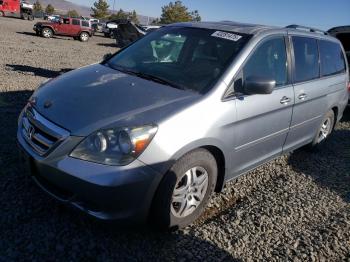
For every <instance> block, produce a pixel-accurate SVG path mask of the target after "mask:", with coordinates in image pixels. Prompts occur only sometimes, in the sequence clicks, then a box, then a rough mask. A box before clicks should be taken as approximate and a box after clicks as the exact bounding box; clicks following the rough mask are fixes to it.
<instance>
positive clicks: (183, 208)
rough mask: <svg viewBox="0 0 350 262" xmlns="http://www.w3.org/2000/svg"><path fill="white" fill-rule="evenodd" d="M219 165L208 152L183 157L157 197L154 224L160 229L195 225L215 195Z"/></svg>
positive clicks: (157, 193)
mask: <svg viewBox="0 0 350 262" xmlns="http://www.w3.org/2000/svg"><path fill="white" fill-rule="evenodd" d="M217 173H218V169H217V163H216V160H215V158H214V157H213V155H212V154H211V153H210V152H209V151H208V150H206V149H203V148H200V149H196V150H194V151H192V152H190V153H188V154H186V155H184V156H183V157H181V158H180V159H179V160H178V161H177V162H176V163H175V164H174V165H173V166H172V168H171V169H170V170H169V171H168V172H167V173H166V175H165V176H164V178H163V180H162V181H161V183H160V185H159V187H158V189H157V192H156V194H155V197H154V200H153V204H152V210H151V218H152V220H151V222H152V223H153V224H154V225H155V226H156V227H158V228H159V229H162V230H164V229H165V230H166V229H179V228H184V227H186V226H187V225H189V224H191V223H192V222H193V221H195V220H196V219H197V218H198V217H199V216H200V215H201V213H202V211H203V209H204V208H205V206H206V204H207V202H208V199H209V197H210V195H211V193H212V192H213V191H214V187H215V184H216V178H217Z"/></svg>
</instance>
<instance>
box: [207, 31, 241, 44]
mask: <svg viewBox="0 0 350 262" xmlns="http://www.w3.org/2000/svg"><path fill="white" fill-rule="evenodd" d="M211 36H215V37H220V38H223V39H227V40H231V41H235V42H236V41H238V40H239V39H241V38H242V36H240V35H236V34H233V33H227V32H222V31H216V32H215V33H213V34H212V35H211Z"/></svg>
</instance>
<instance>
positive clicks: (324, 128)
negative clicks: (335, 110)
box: [317, 117, 332, 143]
mask: <svg viewBox="0 0 350 262" xmlns="http://www.w3.org/2000/svg"><path fill="white" fill-rule="evenodd" d="M331 122H332V121H331V119H330V118H329V117H328V118H326V119H325V120H324V122H323V123H322V125H321V128H320V131H319V133H318V141H317V142H318V143H320V142H322V141H323V140H325V139H326V138H327V137H328V135H329V134H330V131H331V129H332V127H331Z"/></svg>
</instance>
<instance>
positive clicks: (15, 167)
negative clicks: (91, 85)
mask: <svg viewBox="0 0 350 262" xmlns="http://www.w3.org/2000/svg"><path fill="white" fill-rule="evenodd" d="M32 26H33V23H31V22H27V21H22V20H16V19H6V18H1V19H0V46H1V48H0V80H1V81H0V124H1V129H0V192H1V198H0V200H1V204H0V235H1V237H0V261H14V260H16V261H17V260H49V261H56V260H57V261H58V260H60V261H75V260H85V259H87V260H93V261H95V260H97V261H111V260H119V261H124V260H128V261H144V260H154V261H164V260H165V261H233V260H234V261H251V260H271V261H277V260H293V261H340V260H347V261H350V112H349V111H347V112H346V115H345V117H344V118H343V120H342V122H341V123H339V124H338V125H337V127H336V130H335V131H334V134H333V137H332V139H330V140H329V141H328V143H326V144H325V146H324V148H323V150H322V151H319V152H313V153H309V152H307V151H305V150H299V151H297V152H294V153H293V154H291V155H289V156H284V157H281V158H278V159H276V160H275V161H272V162H271V163H268V164H266V165H264V166H262V167H260V168H259V169H257V170H255V171H253V172H250V173H249V174H246V175H244V176H242V177H240V178H239V179H237V180H235V181H232V182H230V183H229V184H228V185H227V187H226V188H225V190H224V192H223V193H222V194H219V195H216V196H214V197H213V198H212V201H211V203H210V206H209V208H208V209H207V210H206V213H205V215H204V216H203V217H202V219H201V220H200V221H199V222H198V223H196V224H195V225H192V226H190V227H188V228H187V229H185V230H183V231H181V232H175V233H156V232H152V231H151V230H149V229H145V228H142V229H140V228H137V229H120V228H118V227H117V226H114V227H113V228H111V226H110V225H106V224H101V223H98V222H96V221H94V220H92V219H90V218H88V217H86V216H84V215H82V214H80V213H78V212H76V211H74V210H72V209H70V208H67V207H65V206H62V205H61V204H59V203H57V201H55V200H53V199H51V198H50V197H49V196H47V195H46V194H44V193H43V192H41V190H40V189H39V188H37V187H36V186H35V185H34V184H33V183H32V182H31V181H30V180H28V179H27V174H26V173H23V172H21V169H20V167H19V163H18V157H17V150H16V139H15V134H16V124H17V123H16V121H17V116H18V114H19V112H20V110H21V108H22V107H23V105H24V104H25V101H26V99H27V98H28V97H29V96H30V94H31V90H33V89H35V88H36V87H37V86H38V85H39V84H40V82H41V81H43V80H44V79H46V78H49V77H54V76H56V75H57V74H59V73H61V72H62V71H65V70H66V69H72V68H76V67H79V66H83V65H87V64H90V63H94V62H97V61H99V60H100V59H101V57H102V56H103V55H104V54H105V53H108V52H113V51H115V50H116V49H115V47H114V46H113V41H112V40H110V39H105V38H102V37H94V38H93V39H91V41H90V42H89V43H87V44H85V43H80V42H77V41H73V40H72V39H70V38H55V39H43V38H39V37H36V36H35V35H34V34H33V31H32Z"/></svg>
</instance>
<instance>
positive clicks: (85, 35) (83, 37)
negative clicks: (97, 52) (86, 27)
mask: <svg viewBox="0 0 350 262" xmlns="http://www.w3.org/2000/svg"><path fill="white" fill-rule="evenodd" d="M89 38H90V36H89V34H88V33H86V32H82V33H81V34H80V36H79V40H80V41H81V42H87V41H89Z"/></svg>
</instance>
